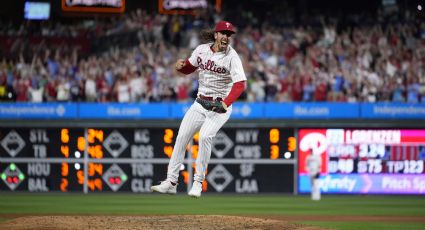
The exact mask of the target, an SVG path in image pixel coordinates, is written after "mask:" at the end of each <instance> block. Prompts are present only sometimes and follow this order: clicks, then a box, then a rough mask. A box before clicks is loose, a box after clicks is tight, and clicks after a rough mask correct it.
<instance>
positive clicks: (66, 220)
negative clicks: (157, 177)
mask: <svg viewBox="0 0 425 230" xmlns="http://www.w3.org/2000/svg"><path fill="white" fill-rule="evenodd" d="M0 229H114V230H115V229H170V230H176V229H196V230H198V229H203V230H206V229H288V230H289V229H303V230H315V229H320V228H316V227H311V226H307V225H302V224H297V223H289V222H287V221H283V220H276V219H266V218H253V217H241V216H220V215H196V216H194V215H174V216H165V215H164V216H25V217H19V218H16V219H13V220H10V221H6V222H3V223H1V224H0Z"/></svg>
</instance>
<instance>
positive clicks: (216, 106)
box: [196, 98, 227, 113]
mask: <svg viewBox="0 0 425 230" xmlns="http://www.w3.org/2000/svg"><path fill="white" fill-rule="evenodd" d="M196 102H198V103H199V104H201V105H202V107H204V109H206V110H209V111H214V112H216V113H225V112H226V111H227V110H226V108H224V106H223V104H222V103H221V101H217V100H214V101H209V100H205V99H201V98H196Z"/></svg>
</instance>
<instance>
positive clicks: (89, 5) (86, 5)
mask: <svg viewBox="0 0 425 230" xmlns="http://www.w3.org/2000/svg"><path fill="white" fill-rule="evenodd" d="M62 10H63V11H65V12H85V13H124V11H125V0H62Z"/></svg>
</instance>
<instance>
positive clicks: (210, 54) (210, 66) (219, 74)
mask: <svg viewBox="0 0 425 230" xmlns="http://www.w3.org/2000/svg"><path fill="white" fill-rule="evenodd" d="M212 45H213V43H208V44H202V45H199V46H198V47H196V49H195V50H194V51H193V52H192V55H191V56H190V58H189V62H190V64H192V65H193V66H194V67H198V69H197V71H198V72H199V88H198V94H202V95H204V96H207V97H213V98H217V97H221V98H222V99H224V98H225V97H226V96H227V95H228V94H229V92H230V90H231V88H232V85H233V83H234V82H238V81H246V76H245V72H244V70H243V66H242V62H241V59H240V58H239V55H238V54H237V52H236V51H235V50H234V49H233V48H232V47H231V46H230V45H228V47H227V50H226V51H225V52H214V51H213V50H212V48H211V47H212Z"/></svg>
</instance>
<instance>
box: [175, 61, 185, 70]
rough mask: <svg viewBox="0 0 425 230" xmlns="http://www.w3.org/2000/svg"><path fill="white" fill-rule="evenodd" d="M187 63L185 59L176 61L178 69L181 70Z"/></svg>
mask: <svg viewBox="0 0 425 230" xmlns="http://www.w3.org/2000/svg"><path fill="white" fill-rule="evenodd" d="M184 64H185V60H183V59H179V60H177V62H176V70H181V69H182V68H183V66H184Z"/></svg>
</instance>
